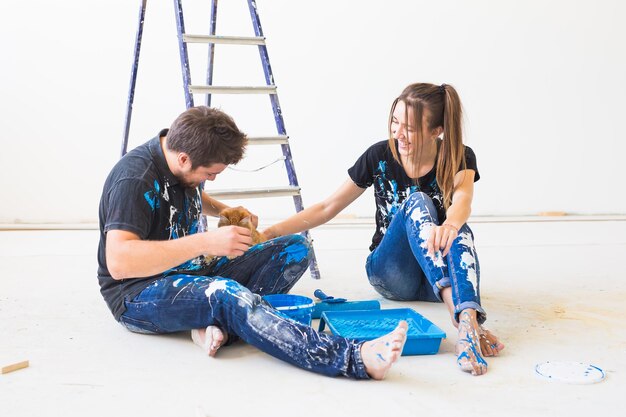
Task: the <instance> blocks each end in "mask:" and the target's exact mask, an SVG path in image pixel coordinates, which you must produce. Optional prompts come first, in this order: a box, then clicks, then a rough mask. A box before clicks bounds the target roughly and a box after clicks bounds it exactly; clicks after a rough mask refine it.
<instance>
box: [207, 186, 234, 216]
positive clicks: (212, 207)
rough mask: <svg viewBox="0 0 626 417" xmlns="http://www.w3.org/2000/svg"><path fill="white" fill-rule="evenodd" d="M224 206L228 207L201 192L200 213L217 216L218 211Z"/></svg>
mask: <svg viewBox="0 0 626 417" xmlns="http://www.w3.org/2000/svg"><path fill="white" fill-rule="evenodd" d="M225 208H229V206H227V205H226V204H224V203H222V202H221V201H217V200H216V199H214V198H212V197H210V196H209V195H208V194H207V193H206V192H204V191H203V192H202V214H204V215H205V216H213V217H218V216H219V213H220V211H222V210H224V209H225Z"/></svg>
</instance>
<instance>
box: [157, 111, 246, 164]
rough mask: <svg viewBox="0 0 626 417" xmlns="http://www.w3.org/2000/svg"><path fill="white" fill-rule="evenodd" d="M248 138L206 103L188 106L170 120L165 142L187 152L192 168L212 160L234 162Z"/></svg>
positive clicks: (221, 113) (223, 162) (170, 147)
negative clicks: (204, 104) (171, 121)
mask: <svg viewBox="0 0 626 417" xmlns="http://www.w3.org/2000/svg"><path fill="white" fill-rule="evenodd" d="M247 142H248V139H247V138H246V135H245V134H244V133H242V132H241V131H239V129H238V128H237V125H236V124H235V121H234V120H233V119H232V118H231V117H230V116H229V115H227V114H226V113H224V112H222V111H220V110H217V109H214V108H210V107H206V106H198V107H191V108H189V109H187V110H186V111H185V112H183V113H182V114H181V115H180V116H178V117H177V118H176V120H174V123H172V126H171V127H170V129H169V131H168V132H167V142H166V146H167V148H168V149H169V150H171V151H174V152H184V153H186V154H187V155H189V160H190V161H191V167H192V169H194V168H196V167H199V166H203V167H206V166H210V165H212V164H225V165H230V164H236V163H237V162H239V161H240V160H241V158H242V157H243V154H244V151H245V147H246V144H247Z"/></svg>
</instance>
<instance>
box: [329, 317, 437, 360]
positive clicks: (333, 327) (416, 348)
mask: <svg viewBox="0 0 626 417" xmlns="http://www.w3.org/2000/svg"><path fill="white" fill-rule="evenodd" d="M400 320H406V322H407V323H408V324H409V329H408V332H407V340H406V343H405V344H404V349H403V350H402V355H403V356H406V355H433V354H435V353H437V352H438V351H439V345H440V344H441V339H444V338H445V337H446V333H445V332H444V331H443V330H441V329H440V328H439V327H437V326H436V325H434V324H433V323H432V322H431V321H430V320H428V319H427V318H425V317H424V316H422V315H421V314H419V313H418V312H416V311H415V310H413V309H411V308H397V309H389V310H367V311H359V310H357V311H324V312H322V317H321V321H320V327H319V330H320V331H322V330H324V324H328V328H329V329H330V331H331V332H332V333H333V334H336V335H339V336H343V337H347V338H349V339H357V340H372V339H376V338H377V337H380V336H383V335H385V334H387V333H389V332H391V331H392V330H393V329H395V328H396V326H397V325H398V322H399V321H400Z"/></svg>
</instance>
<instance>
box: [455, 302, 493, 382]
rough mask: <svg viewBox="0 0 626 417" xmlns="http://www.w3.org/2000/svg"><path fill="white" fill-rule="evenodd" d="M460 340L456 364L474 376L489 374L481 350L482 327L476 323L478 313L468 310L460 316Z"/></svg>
mask: <svg viewBox="0 0 626 417" xmlns="http://www.w3.org/2000/svg"><path fill="white" fill-rule="evenodd" d="M458 329H459V338H458V340H457V342H456V347H455V351H456V354H457V359H456V363H457V364H458V365H459V367H460V368H461V369H462V370H463V371H465V372H471V373H472V375H483V374H485V373H487V362H485V360H484V359H483V357H482V351H481V350H480V326H479V324H478V322H477V321H476V311H475V310H471V309H467V310H463V311H462V312H461V314H460V315H459V328H458Z"/></svg>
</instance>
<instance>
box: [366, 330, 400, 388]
mask: <svg viewBox="0 0 626 417" xmlns="http://www.w3.org/2000/svg"><path fill="white" fill-rule="evenodd" d="M408 327H409V325H408V324H407V322H406V321H404V320H402V321H400V323H398V327H396V328H395V329H394V330H393V331H392V332H391V333H388V334H386V335H384V336H382V337H379V338H378V339H374V340H370V341H369V342H365V343H363V345H361V358H362V359H363V364H364V365H365V371H366V372H367V374H368V375H369V376H370V377H372V379H383V378H385V375H386V374H387V371H388V370H389V368H391V365H393V363H394V362H395V361H397V360H398V358H399V357H400V355H401V354H402V348H403V347H404V342H406V332H407V329H408Z"/></svg>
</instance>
